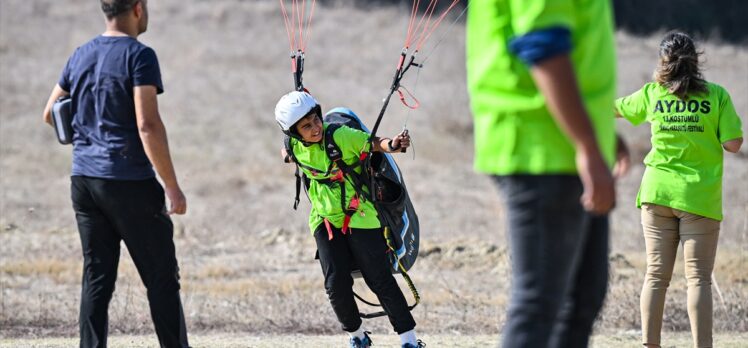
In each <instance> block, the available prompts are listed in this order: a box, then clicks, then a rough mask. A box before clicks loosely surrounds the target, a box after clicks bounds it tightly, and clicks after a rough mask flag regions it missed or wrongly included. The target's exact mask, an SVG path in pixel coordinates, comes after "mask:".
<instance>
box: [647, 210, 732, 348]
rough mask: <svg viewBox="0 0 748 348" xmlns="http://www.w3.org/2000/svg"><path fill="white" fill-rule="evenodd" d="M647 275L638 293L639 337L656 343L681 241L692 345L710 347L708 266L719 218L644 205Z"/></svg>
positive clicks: (710, 269)
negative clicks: (640, 331)
mask: <svg viewBox="0 0 748 348" xmlns="http://www.w3.org/2000/svg"><path fill="white" fill-rule="evenodd" d="M641 218H642V227H643V228H644V241H645V244H646V248H647V274H646V276H645V277H644V286H643V288H642V293H641V315H642V338H643V340H644V343H645V344H655V345H659V344H660V331H661V330H662V315H663V309H664V307H665V293H666V292H667V288H668V285H670V278H671V277H672V275H673V266H674V264H675V255H676V253H677V251H678V243H680V244H682V245H683V258H684V261H685V275H686V281H687V283H688V317H689V319H690V321H691V334H692V335H693V342H694V347H712V280H711V276H712V270H713V268H714V258H715V255H716V253H717V238H718V237H719V224H720V223H719V221H717V220H714V219H710V218H707V217H703V216H699V215H694V214H690V213H687V212H684V211H681V210H678V209H673V208H669V207H665V206H661V205H656V204H642V209H641Z"/></svg>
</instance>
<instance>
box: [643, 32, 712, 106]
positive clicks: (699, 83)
mask: <svg viewBox="0 0 748 348" xmlns="http://www.w3.org/2000/svg"><path fill="white" fill-rule="evenodd" d="M699 56H701V52H697V51H696V45H694V43H693V39H691V37H690V36H688V35H686V34H685V33H682V32H677V31H676V32H671V33H668V34H667V35H665V37H664V38H663V39H662V42H660V63H659V64H658V65H657V69H656V70H655V72H654V79H655V81H657V83H659V84H660V85H662V86H664V87H666V88H667V89H668V91H670V93H672V94H675V95H676V96H678V97H679V98H681V99H687V98H688V95H689V94H699V93H705V92H707V85H706V81H705V80H704V77H703V76H702V75H701V71H700V69H699Z"/></svg>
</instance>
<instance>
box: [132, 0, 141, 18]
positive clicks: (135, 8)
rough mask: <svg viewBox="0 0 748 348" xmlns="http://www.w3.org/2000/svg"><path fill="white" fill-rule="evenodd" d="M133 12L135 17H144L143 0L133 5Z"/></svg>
mask: <svg viewBox="0 0 748 348" xmlns="http://www.w3.org/2000/svg"><path fill="white" fill-rule="evenodd" d="M132 12H133V14H134V15H135V18H138V19H140V17H143V1H138V2H136V3H135V5H133V6H132Z"/></svg>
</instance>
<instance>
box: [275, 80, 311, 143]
mask: <svg viewBox="0 0 748 348" xmlns="http://www.w3.org/2000/svg"><path fill="white" fill-rule="evenodd" d="M315 109H316V110H317V114H318V115H319V113H320V106H319V103H317V101H316V100H315V99H314V97H312V95H311V94H309V93H307V92H299V91H293V92H291V93H288V94H286V95H284V96H283V97H281V98H280V100H279V101H278V104H276V105H275V121H277V122H278V125H279V126H280V127H281V129H282V130H283V133H286V134H288V135H291V134H292V133H294V132H292V130H291V127H293V125H294V124H296V122H299V120H301V119H302V118H304V116H306V115H308V114H309V112H311V111H313V110H315ZM319 116H320V117H322V115H319Z"/></svg>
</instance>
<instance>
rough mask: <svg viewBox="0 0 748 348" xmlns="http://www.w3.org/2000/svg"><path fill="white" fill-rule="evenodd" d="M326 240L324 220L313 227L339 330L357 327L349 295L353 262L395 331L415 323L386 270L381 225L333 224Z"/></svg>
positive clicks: (352, 329) (407, 329)
mask: <svg viewBox="0 0 748 348" xmlns="http://www.w3.org/2000/svg"><path fill="white" fill-rule="evenodd" d="M333 235H334V237H333V239H332V240H328V236H327V229H326V228H325V225H324V224H321V225H320V226H319V227H317V230H315V231H314V239H315V240H316V241H317V250H318V251H319V262H320V265H321V266H322V273H323V274H324V276H325V289H326V290H327V297H328V298H329V299H330V304H331V305H332V309H333V311H335V315H337V317H338V321H340V323H341V324H342V327H343V330H345V331H348V332H353V331H356V330H358V328H359V327H361V317H359V312H358V306H357V305H356V300H355V299H354V298H353V288H352V287H353V277H352V276H351V271H352V268H353V265H354V264H355V265H357V266H358V268H359V269H360V270H361V274H362V275H363V278H364V281H365V282H366V285H367V286H368V287H369V289H371V291H372V292H374V294H375V295H377V298H378V299H379V303H381V304H382V307H383V308H384V311H385V312H386V313H387V316H388V317H389V319H390V323H391V324H392V327H393V328H394V329H395V331H396V332H397V333H398V334H401V333H403V332H406V331H410V330H412V329H413V328H415V327H416V322H415V321H414V320H413V316H412V315H411V314H410V310H408V303H407V302H406V300H405V296H403V293H402V291H400V287H398V285H397V282H396V281H395V277H394V276H393V275H392V272H391V271H390V264H389V261H388V258H387V251H388V250H389V249H388V248H387V244H386V242H385V240H384V235H383V234H382V229H352V231H351V232H350V233H347V234H345V235H344V234H342V233H341V232H340V229H337V228H334V227H333Z"/></svg>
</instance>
